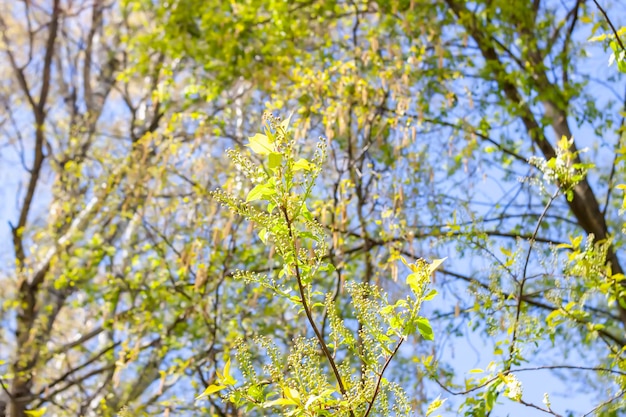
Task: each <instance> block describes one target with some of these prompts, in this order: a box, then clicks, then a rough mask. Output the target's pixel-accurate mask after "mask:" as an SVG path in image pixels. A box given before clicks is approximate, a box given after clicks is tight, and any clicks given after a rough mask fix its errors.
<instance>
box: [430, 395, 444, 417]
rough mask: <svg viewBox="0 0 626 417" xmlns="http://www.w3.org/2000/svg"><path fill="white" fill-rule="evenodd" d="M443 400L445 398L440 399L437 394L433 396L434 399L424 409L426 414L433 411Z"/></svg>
mask: <svg viewBox="0 0 626 417" xmlns="http://www.w3.org/2000/svg"><path fill="white" fill-rule="evenodd" d="M445 402H446V400H445V399H443V400H442V399H441V398H439V396H437V398H435V400H434V401H433V402H432V403H430V404H429V405H428V408H427V409H426V416H427V417H428V416H430V415H431V414H432V413H433V411H435V410H436V409H438V408H439V407H441V406H442V405H443V403H445Z"/></svg>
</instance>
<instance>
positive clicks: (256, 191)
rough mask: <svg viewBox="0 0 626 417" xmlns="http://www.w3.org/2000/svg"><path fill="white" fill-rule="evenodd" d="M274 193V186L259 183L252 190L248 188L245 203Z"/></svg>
mask: <svg viewBox="0 0 626 417" xmlns="http://www.w3.org/2000/svg"><path fill="white" fill-rule="evenodd" d="M274 194H276V190H274V188H272V187H270V186H268V185H267V184H259V185H257V186H256V187H254V188H253V189H252V190H250V192H249V193H248V196H247V197H246V203H249V202H250V201H255V200H260V199H262V198H264V197H269V196H272V195H274Z"/></svg>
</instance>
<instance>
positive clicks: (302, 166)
mask: <svg viewBox="0 0 626 417" xmlns="http://www.w3.org/2000/svg"><path fill="white" fill-rule="evenodd" d="M314 168H315V165H313V164H312V163H310V162H309V161H307V160H306V159H303V158H300V159H298V160H297V161H296V162H295V163H294V164H293V170H294V171H302V170H304V171H311V170H313V169H314Z"/></svg>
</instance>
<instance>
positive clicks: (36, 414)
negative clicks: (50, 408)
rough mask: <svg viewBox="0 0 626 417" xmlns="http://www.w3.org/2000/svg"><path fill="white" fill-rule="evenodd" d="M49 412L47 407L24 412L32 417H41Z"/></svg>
mask: <svg viewBox="0 0 626 417" xmlns="http://www.w3.org/2000/svg"><path fill="white" fill-rule="evenodd" d="M46 410H47V407H41V408H38V409H37V410H26V411H24V414H26V415H29V416H31V417H41V416H43V415H44V414H45V412H46Z"/></svg>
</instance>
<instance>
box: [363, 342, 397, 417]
mask: <svg viewBox="0 0 626 417" xmlns="http://www.w3.org/2000/svg"><path fill="white" fill-rule="evenodd" d="M402 342H404V337H401V338H400V340H399V341H398V344H397V345H396V348H395V349H394V350H393V352H391V355H389V357H388V358H387V360H386V361H385V364H384V365H383V369H382V370H381V371H380V375H378V381H377V382H376V389H375V390H374V395H373V396H372V401H370V404H369V406H368V407H367V411H366V412H365V414H363V417H367V416H368V415H369V414H370V411H372V408H373V407H374V401H376V397H377V396H378V392H379V391H380V384H381V382H382V380H383V375H384V374H385V371H386V370H387V367H388V366H389V363H391V360H392V359H393V357H394V356H396V353H397V352H398V349H400V346H401V345H402Z"/></svg>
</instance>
